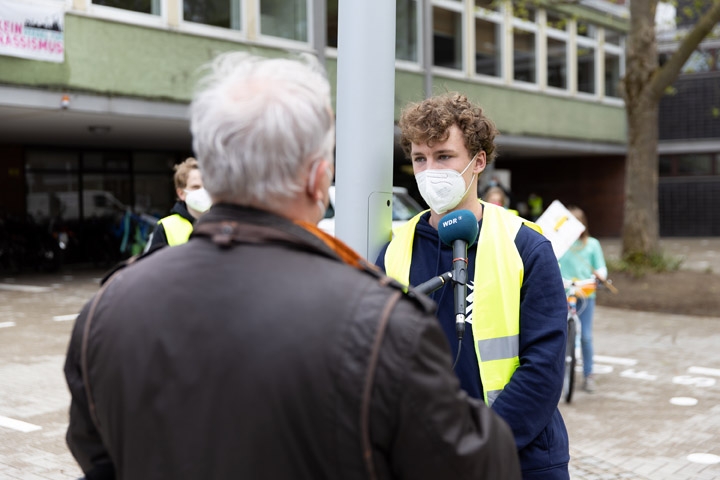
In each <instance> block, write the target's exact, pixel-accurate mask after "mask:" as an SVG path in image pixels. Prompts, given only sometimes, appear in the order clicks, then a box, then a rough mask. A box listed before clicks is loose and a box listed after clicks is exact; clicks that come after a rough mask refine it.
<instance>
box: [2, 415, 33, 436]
mask: <svg viewBox="0 0 720 480" xmlns="http://www.w3.org/2000/svg"><path fill="white" fill-rule="evenodd" d="M0 427H6V428H12V429H13V430H18V431H20V432H25V433H27V432H34V431H35V430H41V429H42V427H41V426H40V425H33V424H32V423H27V422H23V421H21V420H15V419H13V418H8V417H3V416H2V415H0Z"/></svg>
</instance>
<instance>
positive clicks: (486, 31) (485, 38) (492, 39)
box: [475, 18, 502, 77]
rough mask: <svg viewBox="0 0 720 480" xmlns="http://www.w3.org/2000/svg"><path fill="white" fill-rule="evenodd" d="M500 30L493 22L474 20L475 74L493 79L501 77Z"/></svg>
mask: <svg viewBox="0 0 720 480" xmlns="http://www.w3.org/2000/svg"><path fill="white" fill-rule="evenodd" d="M501 34H502V29H501V28H500V26H499V25H498V24H496V23H493V22H488V21H486V20H482V19H479V18H476V19H475V72H476V73H480V74H483V75H491V76H493V77H500V76H502V70H501V65H502V63H501V56H502V52H501V51H500V45H501V42H500V35H501Z"/></svg>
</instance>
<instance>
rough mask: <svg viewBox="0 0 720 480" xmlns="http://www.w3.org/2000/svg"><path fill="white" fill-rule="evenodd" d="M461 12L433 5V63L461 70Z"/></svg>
mask: <svg viewBox="0 0 720 480" xmlns="http://www.w3.org/2000/svg"><path fill="white" fill-rule="evenodd" d="M462 40H463V23H462V13H461V12H455V11H450V10H446V9H444V8H438V7H433V64H434V65H436V66H438V67H446V68H453V69H456V70H462V68H463V60H462Z"/></svg>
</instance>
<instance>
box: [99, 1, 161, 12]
mask: <svg viewBox="0 0 720 480" xmlns="http://www.w3.org/2000/svg"><path fill="white" fill-rule="evenodd" d="M92 3H93V4H95V5H103V6H106V7H114V8H122V9H123V10H131V11H133V12H140V13H149V14H152V15H160V0H93V2H92Z"/></svg>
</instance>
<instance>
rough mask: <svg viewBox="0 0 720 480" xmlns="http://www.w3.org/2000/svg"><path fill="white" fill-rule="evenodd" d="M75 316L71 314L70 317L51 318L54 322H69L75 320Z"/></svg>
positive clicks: (75, 314) (57, 316) (58, 316)
mask: <svg viewBox="0 0 720 480" xmlns="http://www.w3.org/2000/svg"><path fill="white" fill-rule="evenodd" d="M77 316H78V314H77V313H73V314H71V315H56V316H54V317H53V320H55V321H56V322H69V321H70V320H75V319H76V318H77Z"/></svg>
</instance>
